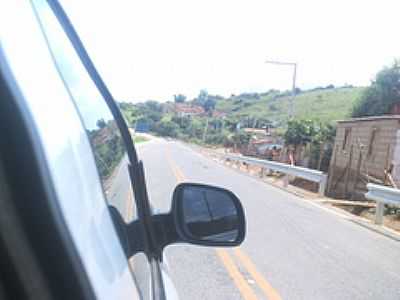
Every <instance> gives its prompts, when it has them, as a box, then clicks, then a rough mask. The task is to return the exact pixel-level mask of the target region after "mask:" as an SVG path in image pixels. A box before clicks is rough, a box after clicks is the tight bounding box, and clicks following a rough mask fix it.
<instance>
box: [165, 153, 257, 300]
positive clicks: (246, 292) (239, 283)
mask: <svg viewBox="0 0 400 300" xmlns="http://www.w3.org/2000/svg"><path fill="white" fill-rule="evenodd" d="M167 161H168V163H169V165H170V167H171V169H172V172H173V173H174V175H175V177H176V180H177V181H178V183H180V182H182V181H185V175H184V174H183V172H182V171H181V170H180V169H179V167H178V166H177V165H176V163H175V162H174V161H173V159H172V158H171V153H170V152H169V149H168V148H167ZM215 251H216V253H217V255H218V257H219V259H220V260H221V262H222V264H223V265H224V267H225V269H226V270H227V271H228V274H229V276H230V277H231V278H232V280H233V282H234V283H235V285H236V287H237V288H238V290H239V292H240V294H241V295H242V297H243V299H245V300H256V299H257V296H256V294H255V292H254V291H253V290H252V288H251V287H250V285H249V284H248V282H247V281H246V279H245V278H244V277H243V275H242V274H241V273H240V271H239V269H238V267H237V266H236V265H235V262H234V260H233V259H232V257H231V256H230V255H229V253H228V251H226V250H224V249H216V250H215Z"/></svg>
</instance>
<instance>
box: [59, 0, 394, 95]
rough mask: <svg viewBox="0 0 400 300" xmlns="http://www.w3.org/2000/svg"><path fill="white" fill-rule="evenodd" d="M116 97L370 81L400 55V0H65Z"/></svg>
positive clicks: (287, 87) (79, 30)
mask: <svg viewBox="0 0 400 300" xmlns="http://www.w3.org/2000/svg"><path fill="white" fill-rule="evenodd" d="M61 3H62V4H63V5H64V8H65V9H66V11H67V13H68V14H69V15H70V18H71V20H72V22H73V24H74V25H75V27H76V29H77V31H78V33H79V34H80V36H81V39H82V40H83V41H84V43H85V45H86V47H87V50H88V52H89V54H90V55H91V57H92V59H93V61H94V62H95V64H96V66H97V68H98V69H99V71H100V73H101V75H102V76H103V78H104V79H105V81H106V83H107V84H108V86H109V88H110V90H111V92H112V94H113V95H114V97H115V98H116V99H117V100H119V101H131V102H140V101H145V100H149V99H151V100H157V101H171V100H173V95H174V94H178V93H182V94H184V95H186V96H187V97H188V98H189V99H191V98H193V97H195V96H197V95H198V93H199V90H200V89H206V90H207V91H208V92H209V93H210V94H219V95H222V96H229V95H231V94H239V93H242V92H262V91H267V90H269V89H271V88H274V89H281V90H286V89H290V88H291V85H292V72H293V69H292V68H291V67H290V66H276V65H270V64H266V63H265V61H266V60H280V61H290V62H296V63H297V64H298V70H297V83H296V85H297V86H298V87H300V88H301V89H309V88H313V87H316V86H326V85H328V84H334V85H336V86H340V85H344V84H352V85H356V86H366V85H368V84H369V83H370V81H371V80H373V78H374V76H375V74H376V72H378V71H379V70H380V69H381V68H382V67H384V66H385V65H390V64H391V63H393V61H394V59H396V58H400V38H399V26H398V12H399V11H400V1H398V0H393V1H392V0H376V1H375V0H334V1H324V0H302V1H298V0H297V1H296V0H279V1H276V0H273V1H270V0H201V1H199V0H196V1H195V0H157V1H156V0H146V1H145V0H143V1H138V0H125V1H124V0H113V1H104V0H96V1H94V0H86V1H78V0H68V1H61Z"/></svg>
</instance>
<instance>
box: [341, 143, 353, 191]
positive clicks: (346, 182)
mask: <svg viewBox="0 0 400 300" xmlns="http://www.w3.org/2000/svg"><path fill="white" fill-rule="evenodd" d="M352 163H353V145H351V148H350V156H349V162H348V164H347V172H346V174H345V179H344V195H343V198H346V197H347V191H348V189H349V177H350V172H351V165H352Z"/></svg>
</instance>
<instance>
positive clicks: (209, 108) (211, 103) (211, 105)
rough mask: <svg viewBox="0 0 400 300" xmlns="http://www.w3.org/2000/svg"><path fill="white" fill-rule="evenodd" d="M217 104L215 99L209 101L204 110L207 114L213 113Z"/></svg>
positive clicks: (204, 105) (205, 103)
mask: <svg viewBox="0 0 400 300" xmlns="http://www.w3.org/2000/svg"><path fill="white" fill-rule="evenodd" d="M215 104H216V102H215V100H214V99H207V100H206V102H204V104H203V108H204V110H205V111H206V112H212V111H213V110H214V109H215Z"/></svg>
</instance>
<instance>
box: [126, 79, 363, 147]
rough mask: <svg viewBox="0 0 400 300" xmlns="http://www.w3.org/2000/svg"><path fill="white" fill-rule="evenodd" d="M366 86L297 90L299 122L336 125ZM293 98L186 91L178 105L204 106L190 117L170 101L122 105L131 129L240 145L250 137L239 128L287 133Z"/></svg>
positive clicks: (287, 94)
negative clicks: (144, 126) (176, 111)
mask: <svg viewBox="0 0 400 300" xmlns="http://www.w3.org/2000/svg"><path fill="white" fill-rule="evenodd" d="M363 90H364V89H363V88H358V87H352V86H345V87H340V88H335V87H334V86H333V85H328V86H326V87H319V88H315V89H312V90H309V91H301V90H300V89H297V95H296V99H295V120H303V119H307V120H310V122H316V123H318V124H327V123H329V124H332V123H334V121H335V120H338V119H343V118H346V117H348V116H349V115H350V113H351V110H352V107H353V105H354V103H356V102H357V101H358V98H359V97H360V96H361V94H362V93H363ZM290 97H291V94H290V92H289V91H284V92H280V91H277V90H270V91H268V92H265V93H243V94H240V95H231V97H229V98H224V97H222V96H218V95H209V94H208V93H207V91H206V90H201V91H200V93H199V95H198V96H197V97H196V98H194V99H192V100H191V101H187V100H186V96H184V95H182V94H178V95H175V96H174V102H175V103H185V102H186V103H190V104H195V105H198V106H202V107H203V109H204V111H205V114H204V115H203V116H194V117H190V118H189V117H179V116H178V115H175V114H174V113H173V109H172V105H173V103H171V102H167V103H159V102H156V101H147V102H144V103H138V104H132V103H120V107H121V110H122V112H123V114H124V116H125V118H126V119H127V121H128V123H129V125H130V126H132V127H133V126H135V124H138V123H140V122H145V123H146V124H147V125H148V127H149V129H150V131H152V132H154V133H156V134H159V135H161V136H170V137H175V138H181V139H185V140H190V141H192V142H199V143H207V144H220V145H222V144H224V145H236V144H240V143H244V142H245V141H246V140H247V139H248V138H249V137H247V134H245V133H244V132H243V131H241V130H240V128H246V127H253V128H265V127H277V128H278V131H279V130H280V131H281V133H282V134H283V133H284V132H285V128H286V127H287V124H288V116H287V108H288V103H289V100H290ZM213 111H218V112H222V113H225V117H224V118H221V117H212V112H213Z"/></svg>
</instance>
